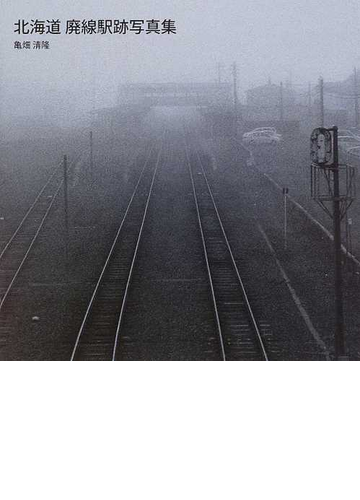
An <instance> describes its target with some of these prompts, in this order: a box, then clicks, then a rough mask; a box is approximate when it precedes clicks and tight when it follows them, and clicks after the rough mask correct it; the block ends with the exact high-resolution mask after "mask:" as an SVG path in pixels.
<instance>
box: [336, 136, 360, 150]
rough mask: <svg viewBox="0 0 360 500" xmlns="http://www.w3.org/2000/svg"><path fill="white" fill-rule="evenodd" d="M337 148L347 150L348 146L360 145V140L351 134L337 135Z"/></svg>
mask: <svg viewBox="0 0 360 500" xmlns="http://www.w3.org/2000/svg"><path fill="white" fill-rule="evenodd" d="M338 143H339V148H340V149H341V150H343V151H347V150H348V149H349V148H352V147H355V146H360V140H359V139H356V138H355V137H354V136H353V135H339V136H338Z"/></svg>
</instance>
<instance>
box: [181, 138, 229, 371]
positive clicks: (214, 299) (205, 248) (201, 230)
mask: <svg viewBox="0 0 360 500" xmlns="http://www.w3.org/2000/svg"><path fill="white" fill-rule="evenodd" d="M184 138H185V152H186V158H187V164H188V169H189V174H190V179H191V186H192V192H193V195H194V201H195V207H196V214H197V219H198V224H199V229H200V235H201V241H202V245H203V250H204V256H205V262H206V269H207V274H208V278H209V284H210V289H211V297H212V302H213V306H214V312H215V320H216V329H217V332H218V337H219V342H220V348H221V357H222V361H226V353H225V345H224V338H223V333H222V327H221V322H220V316H219V311H218V306H217V302H216V296H215V289H214V283H213V279H212V274H211V270H210V263H209V258H208V251H207V246H206V241H205V235H204V230H203V225H202V220H201V215H200V209H199V203H198V198H197V194H196V188H195V183H194V177H193V173H192V168H191V162H190V158H189V152H188V146H187V143H186V136H185V135H184Z"/></svg>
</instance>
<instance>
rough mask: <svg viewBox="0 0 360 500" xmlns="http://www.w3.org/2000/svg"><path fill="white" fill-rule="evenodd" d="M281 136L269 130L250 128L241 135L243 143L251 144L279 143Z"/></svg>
mask: <svg viewBox="0 0 360 500" xmlns="http://www.w3.org/2000/svg"><path fill="white" fill-rule="evenodd" d="M280 141H281V136H280V135H279V134H277V133H276V132H275V133H274V132H272V131H269V130H252V131H251V132H248V133H246V134H244V135H243V143H244V144H246V145H248V146H251V145H255V144H273V145H275V144H279V142H280Z"/></svg>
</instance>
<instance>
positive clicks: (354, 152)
mask: <svg viewBox="0 0 360 500" xmlns="http://www.w3.org/2000/svg"><path fill="white" fill-rule="evenodd" d="M346 152H347V154H348V155H350V156H353V157H355V158H360V146H354V147H351V148H349V149H348V150H347V151H346Z"/></svg>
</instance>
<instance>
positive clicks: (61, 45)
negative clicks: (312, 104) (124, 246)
mask: <svg viewBox="0 0 360 500" xmlns="http://www.w3.org/2000/svg"><path fill="white" fill-rule="evenodd" d="M152 18H157V19H161V20H162V19H165V18H171V19H173V20H174V21H175V23H176V28H177V34H176V35H172V34H170V35H154V34H150V35H146V34H145V33H143V34H141V35H135V34H134V33H127V34H126V35H118V34H105V35H100V34H91V35H83V34H80V35H66V34H65V26H66V20H69V19H80V20H82V19H87V20H89V19H96V20H97V19H120V20H122V19H145V20H147V19H152ZM19 19H24V20H26V21H30V20H31V19H40V20H47V19H60V20H61V21H62V33H61V34H60V35H34V34H33V35H18V34H16V33H14V23H15V22H16V21H18V20H19ZM359 19H360V3H359V2H358V1H357V0H343V1H342V2H338V1H335V0H246V1H245V0H221V1H220V2H215V1H208V0H196V1H194V0H177V1H175V0H145V1H144V0H142V1H139V0H131V1H130V0H123V1H121V2H120V1H115V0H103V1H102V2H99V1H98V0H96V1H95V0H72V1H70V0H60V1H57V2H55V1H49V0H46V1H45V0H17V1H16V2H13V1H12V0H3V1H2V2H1V20H0V23H1V31H0V36H1V42H0V47H1V54H0V57H1V82H0V83H1V93H0V102H1V116H2V126H3V127H4V126H6V124H7V123H8V122H9V120H10V119H13V118H14V117H25V116H33V117H37V118H38V119H39V120H41V119H43V120H44V121H46V122H49V123H50V122H53V123H54V124H61V126H66V125H73V124H77V123H79V122H81V120H86V117H87V116H88V112H89V111H90V110H93V109H96V108H101V107H106V106H111V105H113V104H114V103H115V100H116V94H117V86H118V84H119V83H126V82H173V81H182V82H184V81H186V82H188V81H189V82H190V81H215V80H216V79H217V78H218V72H217V65H218V63H221V65H222V66H221V68H222V70H221V78H222V79H223V80H227V79H230V75H231V73H230V65H231V63H232V62H233V61H236V62H237V64H238V71H239V75H238V86H239V95H240V100H241V101H243V100H244V92H245V91H246V89H248V88H250V87H252V86H256V85H259V84H263V83H266V82H267V81H268V79H269V78H271V79H272V81H273V82H275V83H278V82H279V81H281V80H282V81H292V82H293V83H304V84H307V82H312V83H314V84H315V83H316V81H317V79H318V77H319V76H320V75H323V77H324V78H325V80H341V79H345V78H346V77H347V76H348V75H349V74H350V73H351V71H352V68H353V67H354V66H360V55H359V51H358V47H359V45H360V29H359ZM17 40H20V41H24V40H31V41H33V40H48V41H49V42H50V48H49V50H16V49H14V42H15V41H17Z"/></svg>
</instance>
